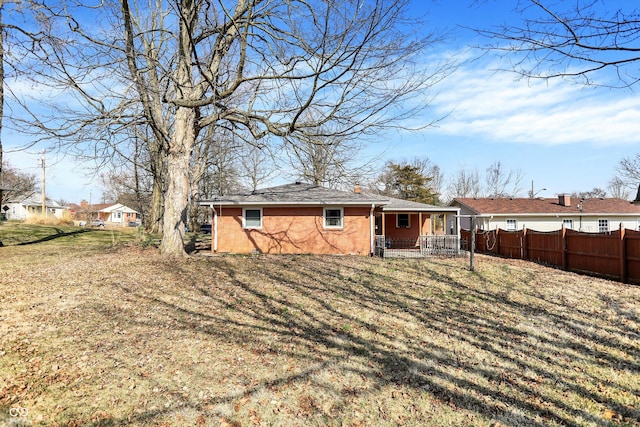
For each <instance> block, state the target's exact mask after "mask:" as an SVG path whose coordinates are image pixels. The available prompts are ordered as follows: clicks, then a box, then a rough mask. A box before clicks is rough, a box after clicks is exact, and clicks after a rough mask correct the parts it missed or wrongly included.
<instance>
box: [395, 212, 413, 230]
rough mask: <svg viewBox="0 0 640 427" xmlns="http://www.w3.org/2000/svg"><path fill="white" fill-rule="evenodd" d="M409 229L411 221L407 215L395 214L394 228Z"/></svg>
mask: <svg viewBox="0 0 640 427" xmlns="http://www.w3.org/2000/svg"><path fill="white" fill-rule="evenodd" d="M409 227H411V221H410V220H409V214H397V215H396V228H409Z"/></svg>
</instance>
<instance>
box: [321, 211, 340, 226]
mask: <svg viewBox="0 0 640 427" xmlns="http://www.w3.org/2000/svg"><path fill="white" fill-rule="evenodd" d="M343 222H344V211H343V210H342V208H324V228H342V227H343Z"/></svg>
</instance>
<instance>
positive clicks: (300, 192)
mask: <svg viewBox="0 0 640 427" xmlns="http://www.w3.org/2000/svg"><path fill="white" fill-rule="evenodd" d="M388 202H389V200H388V198H386V197H380V196H376V195H372V194H365V193H355V192H348V191H340V190H332V189H329V188H324V187H320V186H318V185H313V184H305V183H301V182H296V183H293V184H285V185H279V186H277V187H270V188H263V189H258V190H255V191H252V192H250V193H245V194H233V195H228V196H221V197H216V198H214V199H212V200H203V201H202V202H200V204H203V205H208V204H211V203H214V204H226V205H239V206H250V205H367V206H368V205H371V204H372V203H375V204H376V205H378V206H379V205H381V204H385V203H388Z"/></svg>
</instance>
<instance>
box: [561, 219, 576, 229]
mask: <svg viewBox="0 0 640 427" xmlns="http://www.w3.org/2000/svg"><path fill="white" fill-rule="evenodd" d="M562 226H563V227H564V228H566V229H569V230H573V220H572V219H563V220H562Z"/></svg>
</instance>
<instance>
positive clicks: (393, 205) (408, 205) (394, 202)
mask: <svg viewBox="0 0 640 427" xmlns="http://www.w3.org/2000/svg"><path fill="white" fill-rule="evenodd" d="M382 212H432V213H435V212H449V213H455V214H457V213H458V212H460V208H458V207H452V206H446V207H445V206H435V205H428V204H426V203H418V202H412V201H410V200H402V199H394V198H391V197H390V198H389V203H388V204H386V205H384V206H383V207H382Z"/></svg>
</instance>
